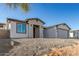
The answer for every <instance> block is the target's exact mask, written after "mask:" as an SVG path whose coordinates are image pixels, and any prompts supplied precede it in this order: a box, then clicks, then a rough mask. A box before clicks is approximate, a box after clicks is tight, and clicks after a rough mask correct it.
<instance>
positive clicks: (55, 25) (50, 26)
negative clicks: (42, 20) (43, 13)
mask: <svg viewBox="0 0 79 59" xmlns="http://www.w3.org/2000/svg"><path fill="white" fill-rule="evenodd" d="M59 25H66V26H67V27H68V28H69V29H71V28H70V27H69V26H68V25H67V24H66V23H60V24H57V25H53V26H49V27H46V28H52V27H55V26H59Z"/></svg>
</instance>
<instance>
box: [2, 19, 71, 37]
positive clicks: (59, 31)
mask: <svg viewBox="0 0 79 59" xmlns="http://www.w3.org/2000/svg"><path fill="white" fill-rule="evenodd" d="M44 24H45V22H44V21H42V20H40V19H39V18H29V19H25V20H17V19H12V18H7V22H6V25H5V27H6V30H9V35H8V36H9V37H10V38H69V31H70V27H69V26H68V25H67V24H65V23H61V24H57V25H54V26H49V27H45V26H44ZM1 32H2V31H1ZM4 35H5V36H6V35H7V33H6V34H4ZM4 35H3V36H4Z"/></svg>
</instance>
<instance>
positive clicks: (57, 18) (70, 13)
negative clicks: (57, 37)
mask: <svg viewBox="0 0 79 59" xmlns="http://www.w3.org/2000/svg"><path fill="white" fill-rule="evenodd" d="M7 18H14V19H19V20H25V19H27V18H39V19H41V20H43V21H44V22H45V23H46V24H45V25H44V26H53V25H56V24H60V23H66V24H67V25H69V27H70V28H71V29H72V30H79V4H77V3H75V4H68V3H57V4H56V3H47V4H46V3H37V4H35V3H34V4H29V11H28V12H24V11H23V10H22V9H20V8H19V7H18V8H16V9H13V8H9V7H8V6H7V5H6V4H0V23H5V22H6V19H7Z"/></svg>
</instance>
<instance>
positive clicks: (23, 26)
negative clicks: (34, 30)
mask: <svg viewBox="0 0 79 59" xmlns="http://www.w3.org/2000/svg"><path fill="white" fill-rule="evenodd" d="M16 28H17V29H16V32H17V33H26V24H25V23H18V24H17V25H16Z"/></svg>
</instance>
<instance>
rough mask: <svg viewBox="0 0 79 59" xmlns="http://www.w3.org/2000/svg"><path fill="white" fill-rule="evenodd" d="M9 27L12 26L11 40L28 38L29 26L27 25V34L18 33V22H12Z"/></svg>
mask: <svg viewBox="0 0 79 59" xmlns="http://www.w3.org/2000/svg"><path fill="white" fill-rule="evenodd" d="M9 26H10V37H11V38H27V37H28V25H26V33H16V22H11V23H10V24H9Z"/></svg>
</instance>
